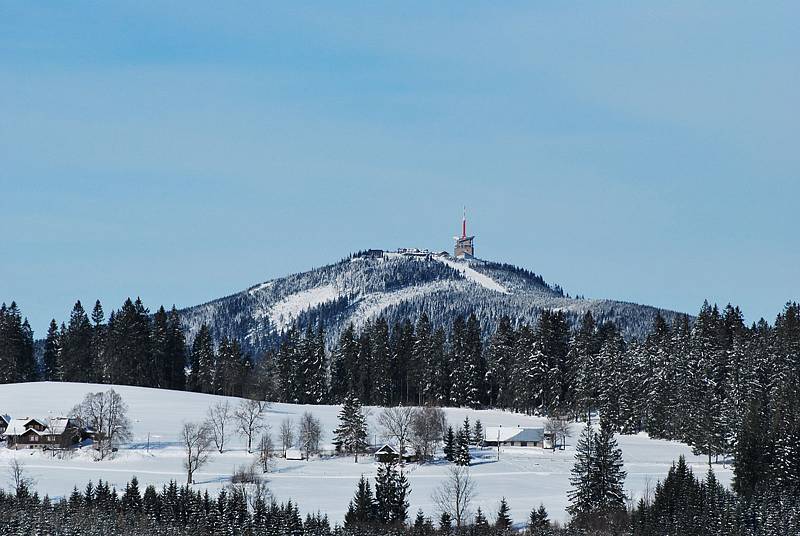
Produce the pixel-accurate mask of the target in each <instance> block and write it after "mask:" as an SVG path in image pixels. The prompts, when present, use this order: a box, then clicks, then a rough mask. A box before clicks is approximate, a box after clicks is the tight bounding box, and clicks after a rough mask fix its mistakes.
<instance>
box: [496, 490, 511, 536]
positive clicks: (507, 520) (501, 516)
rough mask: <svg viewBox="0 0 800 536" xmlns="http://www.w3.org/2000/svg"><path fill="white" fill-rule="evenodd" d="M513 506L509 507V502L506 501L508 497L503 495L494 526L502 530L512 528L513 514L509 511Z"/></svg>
mask: <svg viewBox="0 0 800 536" xmlns="http://www.w3.org/2000/svg"><path fill="white" fill-rule="evenodd" d="M510 511H511V508H509V507H508V502H506V498H505V497H502V498H501V499H500V506H499V507H498V509H497V520H496V521H495V524H494V526H495V527H496V528H497V529H498V530H501V531H507V530H509V529H510V528H511V524H512V521H511V516H510V515H509V512H510Z"/></svg>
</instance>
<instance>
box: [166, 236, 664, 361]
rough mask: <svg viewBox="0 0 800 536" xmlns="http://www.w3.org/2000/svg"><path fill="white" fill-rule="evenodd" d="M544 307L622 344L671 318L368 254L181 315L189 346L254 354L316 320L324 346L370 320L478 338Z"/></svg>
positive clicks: (479, 271) (539, 285)
mask: <svg viewBox="0 0 800 536" xmlns="http://www.w3.org/2000/svg"><path fill="white" fill-rule="evenodd" d="M544 310H559V311H561V312H563V313H564V315H565V318H566V320H567V322H568V323H569V325H570V326H574V325H576V324H577V322H578V320H579V319H580V317H581V316H582V315H583V314H584V313H586V312H591V313H592V315H593V316H594V318H595V320H597V321H598V322H601V323H603V322H606V321H611V322H613V323H614V324H616V326H617V327H618V328H619V329H620V330H621V332H622V333H623V335H624V336H625V337H629V338H642V337H643V336H644V334H645V333H646V331H647V330H648V329H649V327H650V326H651V325H652V322H653V319H654V318H655V316H656V314H657V313H660V314H661V315H662V316H664V317H665V318H666V319H667V320H668V321H673V320H674V319H675V318H676V317H677V313H674V312H672V311H665V310H659V309H656V308H653V307H648V306H643V305H637V304H631V303H625V302H620V301H614V300H602V299H584V298H575V297H570V296H569V295H568V294H566V293H565V292H564V291H563V290H562V289H561V287H560V286H558V285H555V284H547V283H546V282H545V281H544V279H543V278H542V277H541V276H540V275H537V274H535V273H533V272H530V271H528V270H525V269H522V268H518V267H515V266H511V265H508V264H501V263H494V262H488V261H482V260H478V259H467V260H465V259H453V258H451V257H444V256H441V255H432V254H427V255H411V254H399V253H389V252H382V251H368V252H362V253H358V254H355V255H352V256H350V257H348V258H346V259H344V260H342V261H340V262H338V263H335V264H331V265H328V266H324V267H322V268H317V269H314V270H311V271H308V272H303V273H299V274H294V275H290V276H287V277H284V278H279V279H274V280H271V281H267V282H266V283H262V284H259V285H256V286H254V287H251V288H250V289H247V290H246V291H243V292H239V293H237V294H233V295H231V296H227V297H225V298H220V299H218V300H214V301H211V302H209V303H205V304H203V305H198V306H196V307H189V308H186V309H183V310H181V317H182V320H183V324H184V326H185V327H186V328H187V338H188V339H189V340H190V341H191V340H193V339H194V336H195V334H196V333H197V332H198V331H199V329H200V327H201V326H202V325H203V324H205V325H206V326H208V328H209V329H210V330H211V333H212V335H213V336H214V337H215V338H216V339H218V340H219V339H221V338H222V337H223V336H225V337H228V338H231V339H237V340H239V341H240V343H241V344H242V346H243V348H245V349H246V350H248V351H251V352H253V353H258V352H260V351H263V350H265V349H267V348H269V347H270V346H273V345H274V344H275V343H276V342H277V341H278V340H279V339H280V336H281V335H282V334H284V333H286V331H287V330H288V329H289V328H290V327H291V326H293V325H297V326H299V327H300V328H301V329H302V328H304V327H305V326H306V325H308V324H309V323H314V324H315V323H316V322H318V321H320V320H321V321H322V322H323V323H324V324H325V326H326V337H327V339H326V340H327V342H328V343H331V342H333V341H335V340H336V339H337V338H338V337H339V335H340V334H341V333H342V331H344V329H345V328H346V327H347V325H348V324H350V323H353V324H354V326H355V327H356V329H359V328H361V327H362V326H363V325H364V324H366V323H367V322H369V321H372V320H375V319H376V318H377V317H379V316H381V317H383V318H384V319H385V320H386V321H387V322H388V323H389V324H390V325H392V324H395V323H396V322H398V321H400V320H402V319H405V318H412V319H415V318H419V317H420V316H421V315H422V313H425V314H426V315H427V316H428V318H429V319H430V321H431V322H432V323H434V324H437V325H450V324H452V323H453V320H454V319H455V318H456V317H457V316H465V317H466V316H468V315H470V314H474V315H475V316H476V317H477V318H478V320H479V321H480V326H481V330H482V335H484V336H485V335H489V334H491V333H492V332H493V331H494V330H495V329H496V328H497V325H498V323H499V321H500V319H501V318H503V317H506V316H507V317H509V318H510V319H511V320H512V322H514V323H518V322H524V323H529V324H530V323H533V322H535V321H536V320H537V319H538V318H539V315H540V314H541V313H542V311H544Z"/></svg>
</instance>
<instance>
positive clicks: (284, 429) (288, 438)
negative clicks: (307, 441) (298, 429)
mask: <svg viewBox="0 0 800 536" xmlns="http://www.w3.org/2000/svg"><path fill="white" fill-rule="evenodd" d="M280 434H281V448H283V457H284V458H285V457H286V450H287V449H289V448H291V446H292V445H293V444H294V422H293V421H292V419H289V418H286V419H284V420H283V422H281V430H280Z"/></svg>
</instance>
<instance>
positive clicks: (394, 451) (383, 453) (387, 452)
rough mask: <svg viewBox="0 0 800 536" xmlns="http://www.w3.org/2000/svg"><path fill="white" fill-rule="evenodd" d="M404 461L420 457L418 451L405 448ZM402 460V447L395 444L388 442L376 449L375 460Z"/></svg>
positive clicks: (413, 460)
mask: <svg viewBox="0 0 800 536" xmlns="http://www.w3.org/2000/svg"><path fill="white" fill-rule="evenodd" d="M403 451H404V452H403V461H404V462H415V461H417V460H418V459H419V457H418V456H417V453H416V451H414V449H412V448H409V447H404V448H403ZM399 460H400V448H399V447H395V446H394V445H389V444H386V445H384V446H382V447H381V448H379V449H378V450H376V451H375V461H376V462H381V463H385V462H396V461H399Z"/></svg>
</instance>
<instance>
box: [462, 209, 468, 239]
mask: <svg viewBox="0 0 800 536" xmlns="http://www.w3.org/2000/svg"><path fill="white" fill-rule="evenodd" d="M466 237H467V207H464V217H463V219H462V220H461V238H466Z"/></svg>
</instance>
